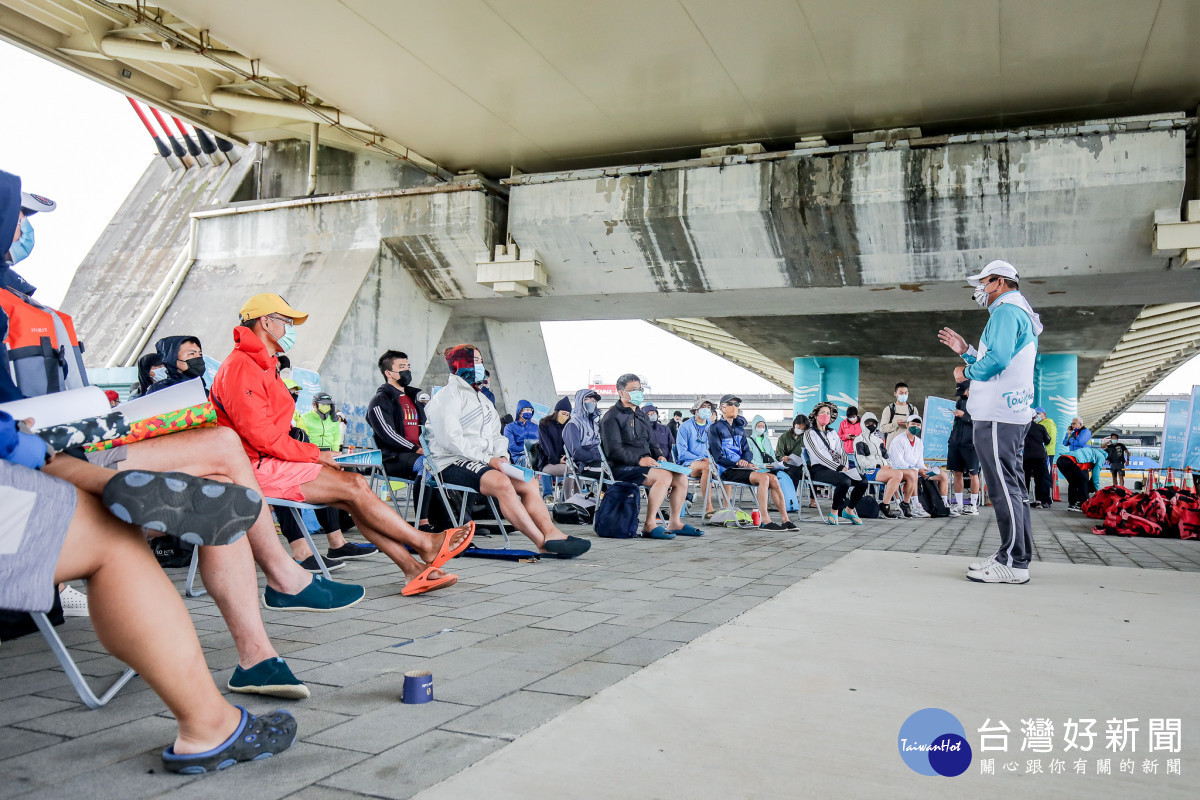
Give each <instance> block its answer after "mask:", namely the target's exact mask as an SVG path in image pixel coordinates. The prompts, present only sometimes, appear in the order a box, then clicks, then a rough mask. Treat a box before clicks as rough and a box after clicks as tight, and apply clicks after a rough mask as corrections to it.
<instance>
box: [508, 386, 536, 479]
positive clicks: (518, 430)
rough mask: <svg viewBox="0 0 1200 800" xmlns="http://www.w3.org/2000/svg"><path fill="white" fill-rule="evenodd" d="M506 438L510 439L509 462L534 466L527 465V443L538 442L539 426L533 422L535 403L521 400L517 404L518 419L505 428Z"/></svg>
mask: <svg viewBox="0 0 1200 800" xmlns="http://www.w3.org/2000/svg"><path fill="white" fill-rule="evenodd" d="M504 438H506V439H508V460H509V461H511V462H512V463H514V464H520V465H521V466H527V467H528V466H533V465H532V464H528V463H526V462H527V461H528V459H526V458H525V442H526V440H529V441H533V442H536V441H537V438H538V426H537V423H536V422H534V421H533V403H531V402H529V401H528V400H521V401H519V402H518V403H517V418H516V419H514V420H513V421H512V422H510V423H508V425H506V426H505V427H504Z"/></svg>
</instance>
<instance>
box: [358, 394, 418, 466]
mask: <svg viewBox="0 0 1200 800" xmlns="http://www.w3.org/2000/svg"><path fill="white" fill-rule="evenodd" d="M420 394H421V390H420V388H419V387H416V386H405V387H404V388H403V389H397V388H396V387H395V386H392V385H391V384H390V383H385V384H383V385H382V386H380V387H379V388H378V389H376V390H375V396H374V397H372V398H371V402H370V403H369V404H368V405H367V424H368V425H370V426H371V430H372V431H373V432H374V434H375V446H376V447H378V448H379V449H380V450H381V451H382V452H383V457H384V458H392V457H395V456H397V455H399V454H400V453H414V452H416V451H417V449H418V448H420V446H421V440H420V431H421V429H422V428H424V427H425V404H424V403H418V402H417V397H418V396H419V395H420ZM401 397H405V398H407V399H408V401H409V402H410V403H411V406H410V407H409V409H408V415H409V417H408V419H407V420H406V419H405V408H404V405H403V404H402V403H401V402H400V398H401ZM406 423H407V424H406ZM414 426H415V428H416V431H415V432H413V430H412V429H413V427H414Z"/></svg>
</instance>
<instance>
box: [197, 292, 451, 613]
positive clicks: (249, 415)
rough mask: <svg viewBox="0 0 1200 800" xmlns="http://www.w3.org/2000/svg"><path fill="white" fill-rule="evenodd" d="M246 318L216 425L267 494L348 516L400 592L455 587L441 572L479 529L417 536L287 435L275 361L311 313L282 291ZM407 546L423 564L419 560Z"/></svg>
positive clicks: (288, 401)
mask: <svg viewBox="0 0 1200 800" xmlns="http://www.w3.org/2000/svg"><path fill="white" fill-rule="evenodd" d="M240 313H241V319H242V324H241V325H240V326H238V327H237V328H234V330H233V341H234V346H233V352H232V353H230V354H229V357H228V358H226V359H225V361H224V363H222V364H221V368H220V369H219V370H217V375H216V378H215V379H214V380H213V386H212V401H213V405H215V406H216V408H217V422H218V423H219V424H221V425H223V426H225V427H228V428H232V429H233V430H234V431H235V432H236V433H237V435H238V436H239V437H240V438H241V440H242V447H243V449H245V451H246V455H247V456H249V457H250V463H251V464H252V465H253V467H254V474H255V477H256V478H257V480H258V484H259V486H260V487H262V491H263V494H264V495H265V496H267V497H274V498H280V499H283V500H292V501H296V502H306V503H312V504H314V505H328V506H333V507H334V508H340V509H342V510H343V511H347V512H349V513H350V515H351V516H352V517H353V518H354V522H355V524H356V525H357V526H358V529H359V530H360V531H362V534H363V536H365V537H366V538H367V541H369V542H370V543H371V544H373V545H375V546H376V547H378V548H379V550H380V551H381V552H383V553H384V554H385V555H387V557H388V558H390V559H392V561H394V562H395V563H396V565H397V566H398V567H400V569H401V570H402V571H403V572H404V574H405V575H406V576H407V577H408V584H407V585H406V586H405V587H404V589H403V591H402V594H405V595H413V594H420V593H422V592H427V591H430V590H433V589H440V588H442V587H444V586H450V585H451V584H453V583H455V582H456V581H457V580H458V578H457V577H456V576H454V575H447V574H445V573H444V572H442V571H441V570H440V569H439V567H441V566H442V565H443V564H445V563H446V562H447V561H449V560H450V559H451V558H453V557H454V556H455V555H458V554H459V553H461V552H462V551H463V550H465V549H466V547H467V544H468V543H469V542H470V539H471V534H472V532H473V530H474V526H473V525H472V526H469V527H468V529H465V530H464V529H454V530H449V531H446V532H445V533H444V534H441V533H439V534H429V533H423V532H421V531H418V530H417V529H416V528H413V527H412V526H411V525H409V524H408V523H407V522H405V521H404V520H403V519H402V518H401V517H400V516H399V515H398V514H396V512H395V511H394V510H392V509H391V508H390V507H389V506H388V505H387V504H386V503H384V502H383V501H382V500H380V499H379V498H378V497H377V496H376V495H375V493H374V492H372V491H371V488H370V487H369V486H368V485H367V481H366V479H365V478H363V476H361V475H358V474H356V473H347V472H343V471H342V469H341V467H340V466H339V465H338V463H337V461H336V460H334V454H333V453H332V452H330V451H327V450H320V449H319V448H317V446H316V445H314V444H310V443H309V442H301V441H297V440H296V439H293V438H292V437H291V436H290V435H289V433H290V431H291V423H292V412H293V410H294V406H293V403H292V396H291V394H290V393H289V392H288V390H287V387H286V386H284V385H283V381H282V380H281V379H280V378H279V370H278V362H277V361H276V360H275V356H276V354H277V353H283V352H286V351H287V350H289V349H290V348H291V346H292V344H293V343H294V342H295V340H296V334H295V333H294V326H296V325H302V324H303V323H304V322H305V320H307V319H308V315H307V314H305V313H303V312H300V311H297V310H296V309H294V308H292V307H291V306H289V305H288V304H287V302H286V301H284V299H283V298H282V297H280V296H279V295H277V294H259V295H255V296H254V297H252V298H250V299H249V300H248V301H246V304H245V305H243V306H242V310H241V312H240ZM406 545H407V547H411V548H412V549H413V551H414V552H415V553H416V554H417V556H418V557H420V559H421V562H424V563H419V562H418V561H417V560H416V559H414V558H413V557H412V555H410V554H409V552H408V549H407V548H406Z"/></svg>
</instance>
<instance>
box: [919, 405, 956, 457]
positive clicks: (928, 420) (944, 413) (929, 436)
mask: <svg viewBox="0 0 1200 800" xmlns="http://www.w3.org/2000/svg"><path fill="white" fill-rule="evenodd" d="M921 418H922V419H923V420H924V422H923V425H922V428H923V430H922V434H921V436H922V438H923V439H924V440H925V445H924V446H925V460H926V461H945V460H946V458H947V457H948V456H949V454H950V446H949V442H950V429H951V428H953V427H954V401H953V400H947V399H946V398H944V397H926V398H925V412H924V413H923V414H922V415H921Z"/></svg>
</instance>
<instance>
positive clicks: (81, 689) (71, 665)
mask: <svg viewBox="0 0 1200 800" xmlns="http://www.w3.org/2000/svg"><path fill="white" fill-rule="evenodd" d="M29 616H31V617H33V621H34V623H35V624H36V625H37V626H38V630H39V631H41V632H42V637H43V638H45V640H46V644H48V645H50V652H52V653H54V657H55V658H57V659H58V663H59V664H61V665H62V668H63V672H65V673H67V680H69V681H70V682H71V686H73V687H75V693H76V694H78V695H79V699H80V700H82V701H83V704H84V705H85V706H87V707H88V708H90V709H93V710H94V709H97V708H99V707H100V706H102V705H105V704H106V703H108V701H109V700H112V699H113V697H114V696H115V695H116V694H117V692H119V691H121V688H122V687H123V686H125V684H127V683H129V681H131V680H133V677H134V676H135V675H137V673H136V672H134V671H133V670H132V669H128V668H127V669H126V670H125V671H124V672H122V673H121V677H119V678H117V680H116V682H115V683H113V685H112V686H110V687H109V688H108V690H107V691H105V692H104V694H102V695H100V696H99V697H97V696H96V693H95V692H94V691H92V687H91V686H90V685H88V682H87V679H86V678H84V677H83V673H81V672H80V671H79V666H78V665H77V664H76V663H75V659H73V658H71V653H70V652H69V651H68V650H67V646H66V645H65V644H63V640H62V639H61V638H60V637H59V635H58V631H56V630H54V626H53V625H51V624H50V618H49V617H47V616H46V615H45V614H42V613H31V614H30V615H29Z"/></svg>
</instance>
